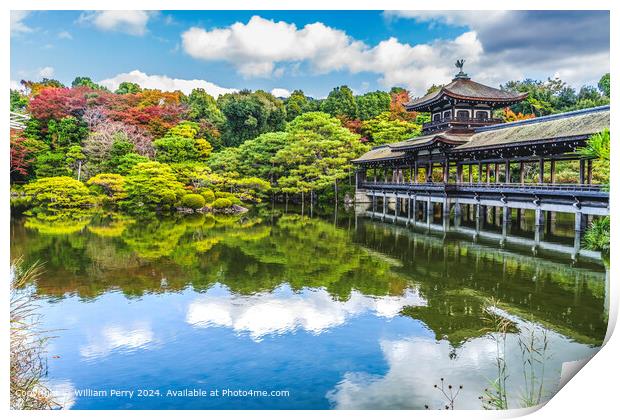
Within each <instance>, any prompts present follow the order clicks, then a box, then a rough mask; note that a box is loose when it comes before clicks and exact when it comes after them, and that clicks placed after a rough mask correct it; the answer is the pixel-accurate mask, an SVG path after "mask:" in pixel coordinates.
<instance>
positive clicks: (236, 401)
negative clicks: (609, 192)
mask: <svg viewBox="0 0 620 420" xmlns="http://www.w3.org/2000/svg"><path fill="white" fill-rule="evenodd" d="M11 253H12V255H13V256H14V257H16V256H23V257H24V260H25V262H26V263H32V262H34V261H36V260H39V261H43V262H45V273H44V275H43V276H42V277H41V278H40V279H39V280H38V281H37V283H36V284H35V285H32V287H33V289H34V290H35V293H36V296H37V299H38V303H39V305H40V308H39V311H40V313H41V314H42V319H43V323H44V325H43V327H44V328H46V329H48V330H52V331H53V335H54V337H55V338H53V339H52V340H51V341H50V344H49V348H48V350H49V354H48V356H49V360H48V370H49V374H48V380H49V384H50V386H51V387H52V388H53V390H54V392H55V393H56V394H57V395H58V396H59V397H60V398H61V399H62V400H63V402H64V403H65V407H66V408H71V409H165V408H169V409H266V408H275V409H277V408H292V409H327V408H334V409H356V408H360V409H399V408H414V409H424V407H425V405H428V406H429V407H430V408H442V407H443V406H444V405H445V404H446V399H445V398H444V397H443V395H442V394H441V392H440V391H438V389H436V388H434V386H433V385H434V384H440V378H444V380H445V382H446V384H448V383H449V384H452V385H454V387H455V388H456V387H458V386H461V385H462V390H461V391H460V394H459V396H458V398H457V399H456V400H455V403H454V405H455V408H457V409H467V408H482V401H481V400H480V399H479V397H480V396H482V395H483V393H484V389H485V388H487V387H489V381H493V380H494V379H496V378H497V377H498V371H497V358H498V353H497V341H495V340H494V339H493V337H496V338H497V337H498V334H497V333H494V332H493V331H494V329H493V328H489V324H488V321H487V320H485V319H486V318H488V314H486V312H485V308H487V307H489V306H491V307H493V308H494V309H493V313H495V314H498V315H499V316H501V317H502V318H504V319H508V320H510V321H511V323H512V325H513V327H512V328H511V329H510V330H509V332H508V333H507V335H506V340H505V342H506V351H505V354H503V353H502V356H503V357H504V359H505V360H506V368H507V373H508V378H507V394H508V400H509V406H510V407H515V408H516V407H519V406H521V405H523V404H524V403H523V394H524V393H525V392H526V387H525V382H526V380H527V379H528V378H529V377H527V376H524V373H523V372H524V369H523V363H524V359H523V356H522V351H521V348H520V347H519V338H520V337H521V338H523V337H524V336H525V335H526V334H525V333H526V332H530V331H533V332H534V333H535V335H536V337H537V339H542V338H541V337H546V340H547V343H548V344H547V350H546V352H545V355H544V362H543V363H540V364H536V366H537V368H536V369H537V370H536V372H535V377H536V380H537V381H539V380H540V378H542V379H543V388H544V391H543V394H544V396H546V398H549V397H550V396H552V395H553V393H554V392H555V390H556V389H557V384H558V381H559V378H560V373H561V368H562V363H563V362H566V361H571V360H576V359H581V358H585V357H588V356H590V355H591V354H593V353H594V352H596V351H597V349H598V348H599V346H600V345H601V342H602V339H603V337H604V335H605V331H606V326H607V311H606V304H605V302H606V290H607V288H606V286H605V283H606V272H605V267H604V265H603V263H602V262H600V261H593V262H580V263H574V262H571V261H570V260H569V259H563V258H561V257H553V256H545V257H541V256H538V257H534V256H532V255H528V254H527V253H524V252H521V251H516V250H515V251H511V250H510V249H498V247H497V246H494V245H491V244H490V245H485V244H477V243H472V242H471V241H469V240H467V239H464V238H458V237H450V236H442V235H436V234H425V233H416V232H413V231H411V229H407V228H405V227H399V226H394V225H391V224H387V223H382V222H380V221H376V220H370V219H368V218H365V217H362V216H361V215H359V214H358V216H356V215H355V213H354V212H353V211H348V212H347V211H342V209H341V210H340V212H339V213H338V214H337V215H336V216H334V215H333V214H329V215H326V216H325V217H321V216H317V215H316V214H315V215H314V217H312V218H310V217H308V215H305V216H303V217H302V216H301V215H299V214H297V213H291V212H288V213H287V214H284V212H283V211H271V210H269V211H268V210H265V211H262V212H255V213H254V214H252V215H249V216H248V215H245V216H243V217H230V216H228V217H213V216H203V215H200V216H185V217H174V218H172V217H170V218H161V219H151V220H135V219H131V218H127V217H123V216H119V215H116V214H113V213H98V214H82V215H75V216H73V217H72V218H70V219H67V218H58V219H50V218H42V217H34V216H31V217H26V216H14V217H13V220H12V236H11ZM543 365H544V371H543V369H542V367H543ZM227 390H230V391H238V390H241V391H248V390H252V391H260V392H261V393H263V391H264V394H266V395H263V394H261V395H253V396H249V395H247V393H246V395H237V394H233V395H223V394H226V392H227ZM102 391H103V392H102ZM121 391H128V392H121ZM130 391H131V392H133V394H130V393H129V392H130ZM214 391H217V395H215V394H214ZM192 393H198V394H199V395H191V394H192ZM97 394H99V395H97ZM205 394H206V395H205Z"/></svg>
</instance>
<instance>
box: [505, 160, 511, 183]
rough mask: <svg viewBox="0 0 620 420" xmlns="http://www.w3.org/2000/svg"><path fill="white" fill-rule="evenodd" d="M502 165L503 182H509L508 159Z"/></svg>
mask: <svg viewBox="0 0 620 420" xmlns="http://www.w3.org/2000/svg"><path fill="white" fill-rule="evenodd" d="M504 165H505V166H504V182H505V183H507V184H510V161H509V160H506V163H505V164H504Z"/></svg>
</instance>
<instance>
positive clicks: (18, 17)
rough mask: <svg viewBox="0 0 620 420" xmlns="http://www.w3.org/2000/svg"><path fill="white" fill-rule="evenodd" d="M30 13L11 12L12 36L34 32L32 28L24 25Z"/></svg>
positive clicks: (22, 11)
mask: <svg viewBox="0 0 620 420" xmlns="http://www.w3.org/2000/svg"><path fill="white" fill-rule="evenodd" d="M30 13H31V12H29V11H26V10H11V35H16V34H20V33H27V32H32V28H31V27H29V26H28V25H26V24H25V23H24V19H26V18H27V17H28V15H30Z"/></svg>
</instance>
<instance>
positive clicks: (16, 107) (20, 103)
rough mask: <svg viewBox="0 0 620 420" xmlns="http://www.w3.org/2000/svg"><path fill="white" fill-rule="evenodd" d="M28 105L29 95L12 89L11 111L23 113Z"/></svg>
mask: <svg viewBox="0 0 620 420" xmlns="http://www.w3.org/2000/svg"><path fill="white" fill-rule="evenodd" d="M27 106H28V96H26V95H24V94H22V93H21V92H20V91H18V90H14V89H11V107H10V109H11V112H19V113H23V112H25V111H26V107H27Z"/></svg>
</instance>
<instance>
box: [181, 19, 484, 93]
mask: <svg viewBox="0 0 620 420" xmlns="http://www.w3.org/2000/svg"><path fill="white" fill-rule="evenodd" d="M182 39H183V48H184V50H185V52H187V53H188V54H189V55H190V56H192V57H194V58H198V59H202V60H207V61H216V60H224V61H227V62H229V63H231V64H233V65H234V66H235V67H236V68H237V70H238V71H239V73H241V74H242V75H243V76H246V77H268V76H273V75H274V71H277V70H280V69H281V68H280V69H276V65H277V64H278V63H281V62H307V63H309V65H310V66H311V68H312V69H313V71H314V72H316V73H319V74H322V73H328V72H331V71H338V70H346V71H349V72H351V73H359V72H374V73H380V74H382V77H381V78H380V80H379V81H380V82H381V83H382V84H383V85H385V86H386V87H387V86H392V85H395V84H400V85H405V86H407V87H409V88H411V89H414V90H418V91H421V90H423V89H425V88H426V86H427V84H428V82H429V79H432V80H433V81H438V80H441V79H446V78H449V77H450V74H451V73H453V69H451V68H450V66H451V63H452V61H453V58H454V57H464V58H466V59H469V60H470V61H474V62H475V61H478V60H479V58H480V55H481V54H482V52H483V48H482V45H481V44H480V42H479V40H478V39H477V37H476V34H475V33H474V32H467V33H464V34H462V35H461V36H459V37H457V38H455V39H453V40H437V41H435V42H432V43H429V44H418V45H410V44H407V43H402V42H400V41H399V40H398V39H396V38H389V39H387V40H384V41H382V42H380V43H379V44H377V45H376V46H374V47H371V46H369V45H367V44H365V43H364V42H361V41H359V40H356V39H354V38H352V37H350V36H349V35H347V33H346V32H344V31H342V30H339V29H334V28H331V27H329V26H326V25H325V24H323V23H320V22H317V23H311V24H308V25H306V26H304V27H303V28H298V27H297V26H296V25H295V24H293V23H287V22H283V21H278V22H276V21H273V20H267V19H264V18H262V17H259V16H254V17H252V18H251V19H250V20H249V21H248V22H247V24H244V23H240V22H237V23H235V24H233V25H231V26H229V27H225V28H216V29H212V30H205V29H202V28H196V27H194V28H191V29H189V30H187V31H186V32H184V33H183V35H182Z"/></svg>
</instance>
